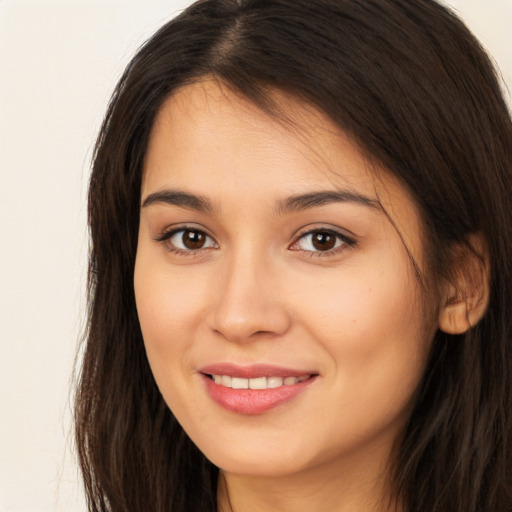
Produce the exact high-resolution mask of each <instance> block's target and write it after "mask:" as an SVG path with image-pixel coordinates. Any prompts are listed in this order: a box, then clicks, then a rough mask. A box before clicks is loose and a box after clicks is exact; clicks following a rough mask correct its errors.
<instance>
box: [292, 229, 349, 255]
mask: <svg viewBox="0 0 512 512" xmlns="http://www.w3.org/2000/svg"><path fill="white" fill-rule="evenodd" d="M314 233H328V234H330V235H332V236H334V237H336V238H337V239H340V240H341V241H342V242H343V243H342V244H341V245H339V246H337V247H333V248H332V249H328V250H326V251H320V250H317V251H312V250H305V249H300V248H296V249H294V248H293V247H294V246H296V245H297V244H298V242H299V241H300V240H301V239H304V238H305V237H306V236H308V235H313V234H314ZM356 243H357V241H356V239H355V235H351V236H349V235H347V234H346V230H342V229H340V228H334V227H332V226H326V225H325V224H323V225H316V226H311V225H309V226H306V227H303V228H301V229H300V230H299V231H298V232H297V233H295V235H294V242H293V243H292V244H291V245H290V247H289V249H290V250H295V251H302V252H305V253H308V254H310V255H311V256H333V255H337V254H339V253H341V252H343V251H345V250H347V249H348V248H349V247H352V246H354V245H356Z"/></svg>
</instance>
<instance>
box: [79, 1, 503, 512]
mask: <svg viewBox="0 0 512 512" xmlns="http://www.w3.org/2000/svg"><path fill="white" fill-rule="evenodd" d="M205 75H210V76H215V77H217V78H218V79H219V80H221V81H223V82H224V83H226V84H228V85H229V86H230V87H232V88H234V89H235V90H237V91H238V92H240V93H241V94H243V95H244V96H245V97H247V98H248V99H249V100H251V101H252V102H253V103H255V104H257V105H259V106H260V107H261V108H264V109H266V110H268V111H273V112H274V114H275V108H274V107H275V106H269V105H270V103H271V102H270V97H269V95H268V91H269V90H272V89H276V88H277V89H280V90H283V91H286V92H287V93H289V94H290V95H294V96H296V97H298V98H301V99H304V100H307V101H308V102H311V103H312V104H314V105H315V106H316V107H317V108H319V109H320V110H322V111H323V112H325V113H326V114H327V115H328V116H329V117H330V118H331V119H332V120H333V121H334V122H335V123H337V124H338V125H339V126H340V127H341V128H342V129H343V130H344V131H345V132H346V133H348V134H349V135H350V136H351V137H352V138H353V139H354V140H355V141H357V143H358V144H359V145H360V147H361V148H362V149H363V150H364V151H365V153H366V154H368V155H369V156H370V157H371V158H373V159H375V160H377V161H379V162H380V163H382V164H383V165H384V166H385V167H386V168H387V169H389V171H390V172H392V173H393V174H394V175H395V176H397V177H398V179H399V180H401V182H402V183H404V184H405V185H406V186H407V187H408V189H409V191H410V192H411V193H412V195H413V196H414V198H415V199H416V201H417V204H418V206H419V208H420V210H421V212H422V215H423V218H424V221H425V224H426V226H427V228H428V237H427V238H428V243H427V246H428V247H427V249H428V251H429V257H430V261H431V262H432V269H433V273H434V274H435V275H436V276H443V275H448V274H449V270H450V269H449V256H448V254H449V248H450V246H451V245H452V244H453V243H454V242H461V241H464V240H465V239H466V238H467V237H468V235H470V234H471V233H475V232H479V233H481V234H483V236H484V237H485V239H486V243H487V246H488V250H489V255H490V264H491V276H490V301H489V307H488V310H487V313H486V314H485V316H484V318H483V319H482V321H481V322H480V323H479V324H478V325H476V326H475V327H474V328H473V329H471V330H470V331H469V332H467V333H465V334H463V335H456V336H453V335H447V334H444V333H442V332H440V331H439V332H438V333H437V334H436V336H435V339H434V341H433V344H432V350H431V354H430V359H429V362H428V366H427V368H426V371H425V375H424V378H423V380H422V382H421V384H420V388H419V390H418V393H417V397H416V403H415V407H414V410H413V413H412V415H411V417H410V420H409V423H408V425H407V428H406V431H405V433H404V436H403V439H401V444H400V446H399V448H398V456H397V460H396V461H394V466H393V473H392V479H393V483H394V487H395V490H396V493H397V496H398V497H399V498H400V501H401V502H402V503H403V504H404V506H405V509H406V510H407V511H408V512H417V511H419V510H421V511H425V512H510V511H511V510H512V475H511V465H512V448H511V446H512V445H511V443H512V402H511V395H512V393H511V391H512V368H511V366H512V340H511V334H512V313H511V309H512V208H511V207H510V198H511V197H512V124H511V120H510V115H509V112H508V110H507V106H506V104H505V102H504V100H503V97H502V95H501V93H500V85H499V81H498V79H497V77H496V74H495V71H494V69H493V67H492V65H491V63H490V61H489V59H488V57H487V56H486V54H485V52H484V51H483V50H482V48H481V47H480V45H479V43H478V42H477V41H476V39H475V38H474V37H473V36H472V35H471V33H470V32H469V31H468V30H467V28H466V27H465V26H464V25H463V23H462V22H461V21H460V20H459V19H458V18H457V17H456V16H455V15H454V14H453V13H451V12H450V11H449V10H447V9H446V8H445V7H443V6H441V5H440V4H438V3H437V2H435V1H433V0H199V1H198V2H196V3H195V4H194V5H192V6H191V7H189V8H188V9H186V10H185V11H184V12H183V13H182V14H181V15H180V16H178V17H177V18H175V19H173V20H172V21H170V22H169V23H168V24H166V25H165V26H164V27H162V28H161V29H160V30H159V31H158V32H157V33H156V34H155V35H154V36H153V37H152V38H151V39H150V40H149V41H148V42H147V43H146V44H145V45H144V46H143V47H142V48H141V49H140V50H139V52H138V53H137V55H136V56H135V57H134V58H133V60H132V62H131V63H130V65H129V66H128V68H127V69H126V71H125V73H124V75H123V76H122V78H121V80H120V82H119V84H118V85H117V88H116V90H115V92H114V94H113V96H112V99H111V102H110V105H109V108H108V112H107V114H106V117H105V120H104V123H103V126H102V128H101V132H100V134H99V137H98V141H97V144H96V149H95V154H94V165H93V172H92V176H91V181H90V189H89V210H88V211H89V225H90V233H91V256H90V267H89V322H88V330H87V333H86V344H85V347H84V357H83V365H82V369H81V374H80V381H79V385H78V390H77V395H76V415H75V416H76V440H77V447H78V455H79V459H80V464H81V468H82V472H83V476H84V481H85V488H86V493H87V498H88V505H89V510H90V511H102V512H106V511H110V512H130V511H133V512H140V511H145V510H147V511H151V512H163V511H166V512H169V511H171V510H172V511H173V512H184V511H190V512H198V511H210V512H214V511H216V490H217V479H218V469H217V468H216V467H215V466H213V465H212V464H211V463H210V462H209V461H208V460H206V458H205V457H204V456H203V455H202V453H200V452H199V450H198V449H197V448H196V447H195V446H194V445H193V443H192V442H191V441H190V439H189V438H188V436H187V435H186V433H185V432H183V430H182V428H181V427H180V425H179V424H178V423H177V421H176V420H175V418H174V417H173V415H172V412H171V411H170V410H169V409H168V407H167V406H166V404H165V403H164V401H163V399H162V397H161V395H160V393H159V391H158V389H157V387H156V384H155V382H154V380H153V376H152V374H151V371H150V368H149V365H148V362H147V359H146V354H145V350H144V345H143V340H142V335H141V331H140V327H139V323H138V318H137V312H136V308H135V300H134V291H133V270H134V262H135V254H136V247H137V233H138V222H139V206H140V183H141V173H142V165H143V160H144V156H145V152H146V148H147V144H148V137H149V133H150V130H151V127H152V125H153V121H154V119H155V115H156V113H157V112H158V110H159V108H160V106H161V105H162V103H163V102H164V101H165V99H166V98H167V97H168V96H169V95H170V94H172V92H173V91H175V90H176V89H177V88H178V87H181V86H183V85H186V84H187V83H191V82H194V81H196V80H198V79H199V78H200V77H202V76H205Z"/></svg>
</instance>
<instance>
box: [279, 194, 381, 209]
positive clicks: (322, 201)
mask: <svg viewBox="0 0 512 512" xmlns="http://www.w3.org/2000/svg"><path fill="white" fill-rule="evenodd" d="M330 203H357V204H360V205H363V206H366V207H368V208H374V209H376V210H382V205H381V204H380V201H379V200H378V199H374V198H371V197H367V196H365V195H362V194H359V193H357V192H353V191H351V190H336V191H331V190H328V191H320V192H311V193H308V194H300V195H296V196H291V197H289V198H287V199H285V200H284V201H281V202H280V203H279V204H278V206H277V212H278V213H279V214H283V213H288V212H295V211H300V210H308V209H310V208H316V207H318V206H324V205H326V204H330Z"/></svg>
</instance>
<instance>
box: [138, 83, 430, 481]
mask: <svg viewBox="0 0 512 512" xmlns="http://www.w3.org/2000/svg"><path fill="white" fill-rule="evenodd" d="M275 98H276V99H277V100H278V101H279V104H280V105H281V107H282V108H283V109H284V110H285V111H286V112H287V114H288V115H290V116H291V118H292V119H293V120H294V123H293V126H292V125H290V124H285V123H283V122H279V121H276V120H275V119H273V118H271V117H269V116H268V115H267V114H265V113H263V112H262V111H261V110H259V109H258V108H257V107H255V106H254V105H252V104H250V103H248V102H247V101H246V100H244V99H241V98H240V97H239V96H237V95H235V94H234V93H233V92H231V91H230V90H229V89H228V88H223V87H221V86H219V84H218V83H216V82H215V81H205V82H202V83H199V84H195V85H190V86H187V87H184V88H183V89H181V90H179V91H178V92H176V93H175V94H174V95H173V96H172V97H171V98H170V99H168V100H167V102H166V103H165V104H164V106H163V107H162V109H161V111H160V112H159V115H158V117H157V119H156V122H155V125H154V128H153V132H152V134H151V138H150V143H149V148H148V153H147V158H146V161H145V170H144V176H143V182H142V206H141V212H140V231H139V240H138V249H137V259H136V266H135V295H136V301H137V309H138V314H139V319H140V324H141V327H142V333H143V336H144V342H145V346H146V350H147V355H148V359H149V363H150V365H151V368H152V371H153V373H154V376H155V379H156V382H157V384H158V386H159V388H160V390H161V392H162V395H163V397H164V399H165V401H166V402H167V404H168V405H169V407H170V408H171V409H172V411H173V413H174V415H175V416H176V418H177V419H178V421H179V422H180V423H181V425H182V426H183V428H184V429H185V430H186V432H187V433H188V434H189V436H190V437H191V438H192V440H193V441H194V442H195V443H196V444H197V446H198V447H199V449H200V450H201V451H203V452H204V454H205V455H206V456H207V457H208V458H209V459H210V460H212V461H213V462H214V463H215V464H216V465H218V466H219V467H221V468H222V469H224V470H226V471H227V472H232V473H238V474H245V475H269V476H276V475H287V474H292V473H295V472H300V471H305V470H308V469H312V468H319V467H324V468H326V467H330V468H336V467H339V468H341V467H343V466H347V464H349V465H354V464H359V465H361V464H362V465H363V468H364V465H365V464H368V465H372V464H373V465H380V466H381V467H382V464H384V463H385V461H386V460H387V458H388V457H389V455H390V451H391V447H392V444H393V441H394V440H395V439H396V437H397V435H399V433H400V431H401V429H402V427H403V425H404V422H405V420H406V419H407V417H408V415H409V413H410V406H411V401H412V396H413V393H414V391H415V389H416V387H417V385H418V381H419V379H420V378H421V376H422V373H423V370H424V367H425V362H426V357H427V353H428V350H429V346H430V342H431V339H432V337H433V334H434V332H435V329H436V327H437V325H436V320H435V319H433V318H430V319H429V318H427V316H428V315H426V314H425V307H424V301H423V299H422V297H421V294H420V291H419V286H418V282H417V278H416V277H415V275H414V271H413V266H412V264H411V258H410V256H412V257H413V258H414V260H415V261H416V263H417V264H418V265H419V267H420V268H424V257H423V250H422V237H421V223H420V218H419V214H418V211H417V208H416V207H415V204H414V202H413V201H412V199H411V197H410V196H409V195H408V193H407V192H406V191H405V190H404V188H402V187H401V186H400V185H399V184H398V183H397V182H396V181H395V180H394V179H393V178H392V177H391V176H390V175H389V174H388V173H387V172H386V171H385V170H383V169H370V168H369V164H368V163H367V161H365V159H364V158H363V157H362V155H361V153H360V152H359V150H358V148H357V146H356V145H355V144H354V143H353V142H351V141H350V140H349V139H348V138H347V137H346V136H345V135H344V134H343V133H342V132H341V131H340V130H339V129H338V128H337V127H336V126H334V125H333V124H332V123H331V122H329V121H328V120H327V119H326V118H325V117H323V116H322V115H321V114H319V113H318V112H316V111H315V110H314V109H312V108H306V107H304V106H301V104H299V103H298V102H295V101H294V100H291V99H289V98H288V99H287V98H286V97H285V96H284V95H282V94H279V93H277V92H276V93H275ZM299 126H300V129H299V128H298V127H299ZM377 174H378V177H377ZM384 210H385V211H384ZM408 251H409V253H410V255H408Z"/></svg>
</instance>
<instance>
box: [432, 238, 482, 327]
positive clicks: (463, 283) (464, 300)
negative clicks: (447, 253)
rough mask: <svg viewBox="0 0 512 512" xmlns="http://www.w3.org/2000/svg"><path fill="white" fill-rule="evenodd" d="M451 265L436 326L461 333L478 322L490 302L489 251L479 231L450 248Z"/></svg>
mask: <svg viewBox="0 0 512 512" xmlns="http://www.w3.org/2000/svg"><path fill="white" fill-rule="evenodd" d="M451 268H452V275H453V280H452V281H450V282H448V283H446V285H445V287H444V288H445V289H444V290H443V294H442V302H441V309H440V311H439V328H440V329H441V330H442V331H444V332H446V333H448V334H462V333H464V332H466V331H468V330H469V329H471V328H472V327H473V326H474V325H476V324H477V323H478V322H479V321H480V319H481V318H482V317H483V315H484V313H485V311H486V309H487V305H488V304H489V276H490V261H489V251H488V249H487V244H486V243H485V240H484V238H483V236H482V235H481V234H480V233H474V234H472V235H470V236H469V237H468V238H467V239H466V242H465V243H458V244H456V245H455V246H454V247H453V250H452V262H451Z"/></svg>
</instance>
